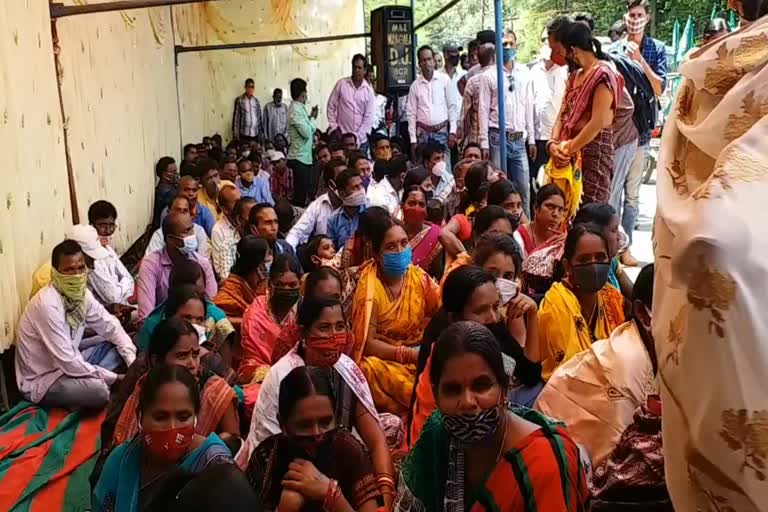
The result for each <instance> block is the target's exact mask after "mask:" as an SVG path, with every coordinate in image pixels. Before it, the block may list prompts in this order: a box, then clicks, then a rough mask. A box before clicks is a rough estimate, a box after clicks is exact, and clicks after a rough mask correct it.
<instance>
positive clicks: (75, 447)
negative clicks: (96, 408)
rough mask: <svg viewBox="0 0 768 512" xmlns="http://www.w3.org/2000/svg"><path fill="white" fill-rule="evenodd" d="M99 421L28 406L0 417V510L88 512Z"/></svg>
mask: <svg viewBox="0 0 768 512" xmlns="http://www.w3.org/2000/svg"><path fill="white" fill-rule="evenodd" d="M103 420H104V412H103V411H102V412H101V413H100V414H98V415H93V416H88V417H83V416H82V415H81V414H79V413H69V412H67V411H66V410H64V409H53V410H50V411H46V410H44V409H41V408H39V407H37V406H35V405H33V404H31V403H28V402H22V403H20V404H18V405H17V406H16V407H14V408H13V409H11V410H10V411H8V412H7V413H6V414H4V415H3V416H0V482H2V485H0V510H2V511H8V512H38V511H40V512H55V511H67V512H80V511H83V512H84V511H86V510H90V508H91V493H90V489H91V488H90V484H89V482H88V478H89V476H90V474H91V471H92V470H93V466H94V464H95V463H96V456H97V453H98V450H99V445H100V438H99V430H100V428H101V423H102V421H103Z"/></svg>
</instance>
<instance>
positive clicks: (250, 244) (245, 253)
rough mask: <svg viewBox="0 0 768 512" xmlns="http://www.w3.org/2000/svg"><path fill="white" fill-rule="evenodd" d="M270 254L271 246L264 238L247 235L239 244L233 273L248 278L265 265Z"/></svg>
mask: <svg viewBox="0 0 768 512" xmlns="http://www.w3.org/2000/svg"><path fill="white" fill-rule="evenodd" d="M268 252H269V244H268V243H267V241H266V240H264V239H263V238H259V237H257V236H254V235H246V236H244V237H243V238H242V239H241V240H240V241H239V242H238V243H237V257H236V258H235V264H234V265H232V269H231V273H233V274H235V275H236V276H240V277H246V276H248V275H250V274H251V273H253V272H256V270H258V268H259V267H260V266H261V265H262V264H263V263H264V260H265V259H266V258H267V253H268Z"/></svg>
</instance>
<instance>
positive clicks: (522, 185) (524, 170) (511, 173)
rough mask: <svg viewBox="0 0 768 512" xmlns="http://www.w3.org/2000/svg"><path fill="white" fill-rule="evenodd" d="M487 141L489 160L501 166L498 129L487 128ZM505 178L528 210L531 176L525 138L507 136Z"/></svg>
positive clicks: (526, 210)
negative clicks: (489, 147) (515, 138)
mask: <svg viewBox="0 0 768 512" xmlns="http://www.w3.org/2000/svg"><path fill="white" fill-rule="evenodd" d="M488 132H489V133H488V142H489V145H490V146H491V162H493V165H495V166H496V167H499V168H500V167H501V156H500V155H501V138H500V136H499V135H500V134H499V130H497V129H495V128H491V129H490V130H488ZM506 142H507V179H508V180H509V181H511V182H512V184H513V185H515V188H516V189H517V191H518V192H520V198H521V199H522V200H523V211H524V212H528V211H530V206H531V205H530V203H531V181H530V180H531V178H530V175H529V171H528V150H527V148H526V146H525V139H517V140H510V139H509V138H507V141H506Z"/></svg>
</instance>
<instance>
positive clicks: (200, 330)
mask: <svg viewBox="0 0 768 512" xmlns="http://www.w3.org/2000/svg"><path fill="white" fill-rule="evenodd" d="M192 327H194V328H195V330H196V331H197V337H198V339H199V340H200V344H201V345H202V344H203V343H205V341H206V340H207V339H208V338H207V336H206V335H205V327H203V326H202V325H197V324H192Z"/></svg>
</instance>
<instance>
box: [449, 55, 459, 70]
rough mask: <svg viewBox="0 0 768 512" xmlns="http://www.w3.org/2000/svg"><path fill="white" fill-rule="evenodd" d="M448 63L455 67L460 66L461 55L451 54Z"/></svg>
mask: <svg viewBox="0 0 768 512" xmlns="http://www.w3.org/2000/svg"><path fill="white" fill-rule="evenodd" d="M448 63H449V64H450V65H451V66H453V67H456V66H458V65H459V56H458V55H451V56H450V57H448Z"/></svg>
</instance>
